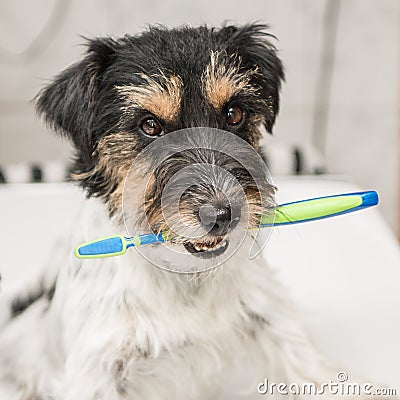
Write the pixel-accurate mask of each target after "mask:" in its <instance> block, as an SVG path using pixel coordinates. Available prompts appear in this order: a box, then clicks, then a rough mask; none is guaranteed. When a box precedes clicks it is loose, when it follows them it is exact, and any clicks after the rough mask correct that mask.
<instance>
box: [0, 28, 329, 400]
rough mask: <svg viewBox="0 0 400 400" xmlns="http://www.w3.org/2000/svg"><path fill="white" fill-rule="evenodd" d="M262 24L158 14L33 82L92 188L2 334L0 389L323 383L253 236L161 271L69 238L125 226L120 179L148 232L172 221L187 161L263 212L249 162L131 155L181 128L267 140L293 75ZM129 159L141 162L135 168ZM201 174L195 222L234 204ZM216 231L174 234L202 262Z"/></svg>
mask: <svg viewBox="0 0 400 400" xmlns="http://www.w3.org/2000/svg"><path fill="white" fill-rule="evenodd" d="M265 28H266V27H265V26H260V25H246V26H242V27H235V26H224V27H222V28H220V29H210V28H208V27H204V26H203V27H198V28H190V27H182V28H179V29H172V30H168V29H164V28H161V27H151V28H150V29H149V30H148V31H146V32H144V33H142V34H140V35H137V36H125V37H123V38H121V39H118V40H114V39H111V38H101V39H93V40H89V42H88V47H87V52H86V56H85V58H84V59H83V60H82V61H80V62H78V63H76V64H73V65H72V66H71V67H69V68H68V69H66V70H65V71H63V72H62V73H61V74H60V75H58V76H57V77H56V78H55V79H54V80H53V81H52V82H51V83H50V84H49V85H48V86H47V87H46V88H45V89H44V90H43V91H42V92H41V93H40V94H39V95H38V98H37V110H38V112H39V113H40V114H41V115H42V116H44V118H45V120H46V121H47V122H48V123H49V124H50V125H51V126H52V127H53V128H54V129H55V130H56V131H58V132H59V133H61V134H62V135H64V136H66V137H68V138H69V139H70V140H71V141H72V143H73V145H74V147H75V149H76V157H75V163H74V171H73V179H74V180H75V181H76V182H78V183H79V184H80V185H81V186H82V187H83V188H84V189H85V190H86V192H87V195H88V200H87V204H86V206H85V208H84V210H83V211H82V215H81V218H80V220H79V221H77V222H76V226H75V228H76V229H75V231H74V232H72V233H71V236H70V237H68V238H67V237H66V238H65V240H64V241H65V249H66V250H65V254H60V255H59V257H57V260H54V262H52V265H51V267H50V268H49V269H48V270H46V271H45V274H44V277H43V279H42V281H41V285H40V288H39V289H37V290H36V291H33V292H29V294H28V295H27V296H26V297H24V296H22V297H21V298H20V299H19V300H18V301H14V302H13V303H12V304H11V318H10V321H9V322H8V323H7V324H6V326H4V327H3V328H2V331H1V334H0V399H1V400H3V399H7V400H50V399H51V400H103V399H104V400H123V399H129V400H136V399H140V400H150V399H192V400H200V399H213V398H221V397H220V396H221V393H222V391H224V390H225V391H226V390H228V391H229V388H231V387H232V389H231V390H232V391H233V392H236V395H238V393H239V387H240V390H244V389H247V390H248V393H247V394H246V395H249V393H250V392H251V393H253V398H257V396H259V395H257V383H258V382H260V381H261V380H262V379H263V378H264V377H267V378H268V379H269V380H270V381H271V382H272V381H274V382H287V383H292V382H296V383H301V382H315V383H317V384H319V383H322V382H328V381H329V379H334V378H335V376H336V373H337V370H336V369H334V368H331V367H329V366H327V364H326V363H325V362H324V361H323V360H322V358H321V357H320V356H319V354H318V352H316V351H315V350H314V348H313V346H312V345H311V344H310V342H309V340H308V338H307V335H306V334H305V333H304V331H303V329H302V324H301V318H299V317H298V314H297V311H296V308H295V306H294V305H293V304H292V303H291V301H290V299H289V294H288V293H287V291H286V289H285V288H284V287H283V286H282V285H281V284H280V283H279V282H278V281H277V280H276V278H275V276H274V274H273V273H272V271H271V269H269V267H268V266H267V265H265V261H264V260H262V259H261V258H260V257H259V258H256V259H254V260H250V259H249V257H248V244H249V240H250V239H249V238H246V239H245V241H244V242H243V243H242V245H241V247H240V248H239V250H238V251H237V252H236V253H235V254H234V256H233V257H231V258H229V259H228V260H227V261H226V262H224V263H223V265H221V266H220V267H218V268H216V269H215V270H213V271H212V272H210V271H207V272H203V273H201V272H200V273H193V274H177V273H172V272H169V271H166V270H163V269H160V268H157V267H155V266H154V265H152V264H151V263H150V262H148V261H147V260H146V259H145V258H143V256H142V255H141V254H139V253H138V252H137V251H135V250H133V249H131V250H130V251H128V252H127V253H126V254H125V255H124V256H121V257H114V258H103V259H95V260H80V259H78V258H76V257H74V256H73V254H72V251H71V249H72V248H73V247H74V245H76V244H77V243H81V242H85V241H90V240H93V239H95V238H98V237H101V236H106V235H111V234H113V233H121V232H123V231H124V226H123V215H122V198H123V196H124V190H125V191H126V190H128V192H129V193H130V195H129V196H130V197H129V198H130V199H131V200H132V204H131V207H132V210H133V214H132V215H135V216H136V217H137V218H136V224H137V227H138V228H139V227H140V224H141V223H142V222H143V220H146V223H148V224H149V226H150V228H151V229H152V230H153V231H154V232H159V231H161V230H165V229H168V226H167V225H166V224H165V221H164V220H163V217H162V216H163V214H162V207H163V206H162V202H161V201H160V196H161V193H162V191H163V188H165V185H166V184H167V181H168V179H169V177H170V176H172V175H173V174H174V173H175V172H176V171H177V170H179V169H181V168H183V167H185V166H187V165H191V164H195V163H197V162H200V161H202V162H207V163H209V164H211V165H215V166H218V167H221V168H226V169H228V170H229V171H230V172H231V173H232V174H233V175H234V176H235V177H236V179H237V181H238V182H239V183H240V184H241V185H242V187H243V190H244V193H245V196H246V198H247V200H248V207H249V213H250V220H251V219H252V218H253V219H256V217H257V216H259V214H260V213H261V212H262V211H263V209H264V207H265V204H264V202H263V200H262V199H263V197H264V198H266V199H267V203H268V201H270V202H273V194H274V188H273V187H272V186H270V185H268V183H267V182H266V183H265V186H264V187H262V185H261V187H260V186H259V185H255V184H254V182H253V181H252V178H251V177H250V176H249V175H248V174H247V173H246V170H245V169H244V168H243V166H241V165H239V164H237V163H236V164H235V162H234V161H232V160H230V159H229V157H228V158H226V157H225V158H224V157H222V156H221V157H220V156H219V155H218V154H216V153H215V152H213V151H211V152H210V151H207V150H204V149H203V150H201V149H200V145H199V149H198V150H196V149H194V150H192V151H188V152H184V153H182V154H180V155H179V157H175V158H169V159H168V160H166V161H165V162H163V163H162V164H161V165H157V166H155V167H154V169H153V164H152V161H151V160H148V162H147V163H146V162H145V161H143V160H142V161H141V163H142V164H140V165H137V164H135V160H136V157H137V156H138V154H140V153H141V152H142V150H143V149H145V148H146V146H148V145H149V144H151V143H153V142H154V141H157V140H159V138H161V137H165V136H167V135H168V134H169V133H171V132H174V131H177V130H179V129H182V128H193V127H210V128H218V129H221V130H224V131H229V132H231V133H233V134H234V135H237V136H238V137H240V138H241V139H243V140H244V141H245V142H247V143H248V144H249V145H250V146H252V148H254V149H255V151H260V149H259V141H260V138H261V134H260V131H259V127H260V125H264V126H265V127H266V129H267V131H269V132H271V130H272V127H273V125H274V121H275V118H276V115H277V113H278V110H279V89H280V85H281V81H282V80H283V77H284V73H283V67H282V64H281V61H280V59H279V58H278V55H277V51H276V50H275V48H274V47H273V45H272V44H271V43H270V36H269V35H268V34H266V33H264V29H265ZM132 165H133V166H134V168H136V169H137V170H138V171H141V175H140V174H139V176H137V177H136V178H134V177H133V178H132V179H131V180H127V175H128V171H129V170H130V168H131V166H132ZM204 175H205V176H204V177H199V179H200V178H201V182H202V186H201V187H200V186H199V182H197V181H194V182H193V187H190V189H189V190H188V192H187V193H186V194H185V197H184V198H183V200H182V202H183V203H182V208H183V210H184V213H185V218H186V221H187V222H188V223H189V224H190V223H193V224H196V223H199V221H198V215H199V214H198V213H199V207H201V205H202V204H203V205H204V204H205V203H207V202H208V203H210V204H211V205H212V206H213V207H214V208H215V209H217V210H222V211H221V212H223V213H225V214H226V213H227V212H229V213H233V210H231V209H228V208H227V207H226V204H225V203H224V201H225V200H224V197H223V195H221V194H220V193H218V191H215V190H213V183H212V179H211V178H210V177H209V176H207V174H206V173H205V174H204ZM135 179H136V180H135ZM125 182H127V185H128V186H129V187H128V188H127V187H125V189H124V184H125ZM143 182H146V183H147V186H146V185H145V186H144V184H143ZM207 182H209V184H207ZM196 185H197V186H196ZM143 193H144V201H143V202H136V203H137V204H135V199H139V198H141V197H140V196H141V195H142V194H143ZM139 195H140V196H139ZM238 207H239V208H240V204H239V205H238ZM218 212H219V211H218ZM238 213H239V214H238V215H239V217H240V209H239V211H238ZM239 217H238V218H239ZM222 225H223V224H222ZM214 228H215V226H214ZM217 228H218V229H214V231H213V232H211V233H210V234H208V235H206V237H205V238H201V240H200V239H199V240H194V241H193V240H189V239H187V238H186V239H185V237H183V238H181V241H180V242H179V243H176V244H171V245H170V246H174V245H175V246H179V248H181V249H182V251H186V252H187V253H188V254H191V260H192V261H191V262H192V263H193V265H196V263H197V262H198V260H200V258H199V256H204V255H207V254H209V255H211V256H212V255H213V252H214V251H216V250H215V249H216V248H217V247H220V246H221V243H225V241H226V240H227V239H226V237H229V234H230V233H229V231H228V230H227V229H224V226H222V228H221V226H219V227H217ZM154 251H158V252H162V251H163V247H162V246H158V247H157V246H154ZM166 262H168V260H166ZM170 262H172V261H170ZM234 371H236V372H237V371H239V375H238V376H240V378H241V380H243V382H244V384H243V385H239V384H238V381H236V379H234V377H235V376H236V375H234V374H235V372H234ZM231 385H233V386H231ZM290 397H291V396H289V395H288V396H284V398H290ZM305 398H310V396H309V395H306V396H305Z"/></svg>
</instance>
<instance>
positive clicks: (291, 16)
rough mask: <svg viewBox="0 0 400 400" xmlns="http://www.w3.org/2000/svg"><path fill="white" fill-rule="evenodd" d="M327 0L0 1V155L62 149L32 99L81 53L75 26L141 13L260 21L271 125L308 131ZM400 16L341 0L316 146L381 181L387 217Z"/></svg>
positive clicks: (395, 182)
mask: <svg viewBox="0 0 400 400" xmlns="http://www.w3.org/2000/svg"><path fill="white" fill-rule="evenodd" d="M327 6H328V1H327V0H253V1H247V2H240V3H239V2H237V3H236V2H234V1H232V0H230V1H227V0H222V1H215V0H203V1H196V2H190V1H187V0H174V1H165V0H136V1H132V0H130V1H129V0H86V1H78V0H58V1H57V0H36V1H34V2H30V1H22V0H0V164H3V163H10V162H20V161H37V160H43V159H51V160H55V159H67V158H68V155H69V151H70V149H69V148H68V146H67V145H66V143H63V142H62V141H61V140H59V139H58V138H55V137H54V136H52V135H50V134H49V133H48V132H47V131H46V128H45V127H44V126H43V125H42V123H41V122H40V121H39V120H38V119H37V118H36V117H35V115H34V112H33V108H32V104H31V103H29V101H30V100H31V99H32V98H33V97H34V95H35V94H36V93H37V91H38V90H39V88H40V87H42V86H43V84H44V83H45V82H46V80H47V79H49V78H51V77H52V76H54V75H55V74H56V73H57V72H59V71H60V70H61V69H63V68H65V67H66V66H67V65H69V64H70V63H72V62H73V61H75V60H77V59H78V58H79V57H80V54H81V53H82V52H83V48H82V47H81V46H79V44H80V43H82V41H83V40H82V38H81V37H80V36H79V35H84V36H89V37H91V36H96V35H106V34H111V35H120V34H124V33H135V32H138V31H140V30H141V29H143V28H145V27H146V25H147V24H149V23H162V24H166V25H169V26H175V25H179V24H184V23H187V24H200V23H207V24H209V25H214V24H215V25H219V24H220V23H221V22H222V21H224V20H228V21H232V22H238V23H244V22H251V21H255V20H260V21H262V22H267V23H269V24H270V25H271V29H270V31H271V32H272V33H274V34H275V35H276V36H277V37H278V38H279V42H278V43H277V46H278V47H279V49H280V54H281V57H282V58H283V60H284V63H285V65H286V70H287V83H286V84H285V87H284V90H283V105H282V111H281V115H280V118H279V120H278V123H277V127H276V129H275V133H276V135H277V136H278V137H280V138H281V140H283V141H287V142H290V143H299V144H302V143H305V142H309V141H311V140H312V138H313V129H314V116H315V107H316V96H317V93H319V91H318V90H319V89H318V88H319V86H318V82H319V76H320V61H321V50H323V48H324V45H323V37H324V36H323V35H324V29H325V28H326V26H327V24H328V23H329V20H331V17H332V16H327V15H326V10H327V8H326V7H327ZM54 10H56V11H57V10H58V12H55V11H54ZM54 14H56V16H57V15H58V17H57V18H55V19H52V16H53V17H54ZM49 19H50V25H48V21H49ZM399 22H400V2H399V1H398V0H341V1H340V2H339V12H338V20H337V35H336V44H335V45H334V46H333V49H332V50H333V51H332V54H333V56H334V63H333V72H332V81H331V91H330V96H329V98H328V100H329V102H328V104H327V107H328V108H327V110H328V111H327V125H326V134H327V136H326V140H325V141H324V142H325V145H324V146H323V147H322V150H323V151H324V152H325V154H326V157H327V163H328V169H329V171H330V172H332V173H340V174H341V173H344V174H347V175H349V177H350V179H351V180H352V181H353V182H355V183H357V184H359V185H361V186H362V187H365V188H376V189H377V190H378V191H379V192H380V195H381V199H382V210H383V212H384V214H385V216H386V219H387V220H388V221H389V222H390V224H391V225H392V227H393V228H398V226H397V222H398V221H399V218H398V209H399V207H400V205H399V181H400V177H399V171H400V168H399V149H400V145H399V127H398V122H399V120H398V117H399V113H398V110H399V97H398V93H399V87H400V85H399V72H400V69H399V46H400V43H399V33H400V24H399ZM46 24H47V25H46ZM43 29H44V31H43ZM325 47H326V46H325ZM325 50H326V49H325Z"/></svg>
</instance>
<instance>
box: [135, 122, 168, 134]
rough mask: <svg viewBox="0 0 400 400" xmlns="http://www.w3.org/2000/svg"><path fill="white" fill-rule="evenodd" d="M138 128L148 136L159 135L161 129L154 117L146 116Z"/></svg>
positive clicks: (161, 131)
mask: <svg viewBox="0 0 400 400" xmlns="http://www.w3.org/2000/svg"><path fill="white" fill-rule="evenodd" d="M140 129H141V130H142V131H143V132H144V133H145V134H146V135H149V136H160V135H161V134H162V133H163V129H162V127H161V125H160V123H159V122H158V121H157V120H156V119H155V118H146V119H145V120H144V121H143V122H142V123H141V124H140Z"/></svg>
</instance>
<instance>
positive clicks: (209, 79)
mask: <svg viewBox="0 0 400 400" xmlns="http://www.w3.org/2000/svg"><path fill="white" fill-rule="evenodd" d="M265 28H266V26H263V25H245V26H242V27H235V26H224V27H222V28H221V29H214V28H207V27H198V28H190V27H183V28H179V29H171V30H168V29H164V28H161V27H151V28H150V29H149V30H148V31H146V32H144V33H142V34H140V35H137V36H125V37H123V38H121V39H118V40H114V39H111V38H100V39H93V40H89V42H88V49H87V54H86V57H85V58H84V59H83V60H82V61H80V62H78V63H76V64H73V65H72V66H71V67H69V68H68V69H66V70H65V71H64V72H62V73H61V74H60V75H59V76H57V77H56V78H55V79H54V81H53V82H52V83H50V84H49V85H48V86H47V87H46V88H45V89H44V90H43V91H42V92H41V93H40V94H39V95H38V98H37V110H38V112H39V113H40V114H42V115H44V117H45V119H46V121H47V122H48V123H49V124H50V125H51V126H52V127H53V128H55V129H56V130H57V131H58V132H60V133H62V134H63V135H65V136H67V137H68V138H69V139H70V140H71V141H72V143H73V145H74V147H75V149H76V159H75V164H74V173H73V178H74V179H75V180H77V181H78V182H79V183H80V184H81V185H82V186H83V187H84V188H85V189H86V190H87V193H88V195H89V196H99V197H101V198H102V199H104V201H105V203H106V204H107V205H108V209H109V212H110V214H111V215H112V216H119V215H122V198H123V188H124V183H125V181H126V178H127V176H128V173H129V170H130V169H131V166H132V165H134V168H135V169H136V170H138V171H141V172H140V174H139V175H141V177H142V180H145V181H146V182H147V184H146V186H145V188H144V200H143V202H142V203H141V204H137V205H136V206H135V207H136V210H135V212H136V214H137V215H142V216H144V217H145V219H146V221H147V222H148V224H149V226H150V228H151V229H152V230H153V231H157V232H158V231H160V230H165V229H167V230H168V229H170V228H171V227H170V226H168V224H167V221H166V218H165V214H166V213H165V210H163V204H165V202H164V203H163V202H162V194H163V191H164V189H165V187H166V185H167V184H168V182H169V181H170V180H171V178H172V177H173V176H174V175H175V174H176V173H177V172H178V171H181V170H182V169H184V168H185V167H187V166H191V165H204V164H207V165H208V166H210V167H211V170H210V169H207V170H204V171H202V170H200V172H199V171H198V172H196V173H193V171H192V172H191V173H192V175H190V174H189V176H192V178H193V180H192V182H191V184H190V185H189V186H188V187H187V188H186V189H184V190H182V193H181V196H180V198H179V199H178V200H179V207H178V211H179V212H180V213H181V216H183V217H182V218H181V219H183V220H184V221H185V223H186V224H188V225H193V226H194V225H196V224H198V225H200V226H202V227H203V228H206V231H207V232H206V235H203V238H202V239H201V240H186V241H184V244H185V248H186V250H187V251H188V252H190V253H193V254H205V253H207V254H212V253H213V252H214V251H215V252H221V251H223V250H224V246H225V243H226V242H224V240H223V239H224V237H225V236H226V235H227V233H228V231H229V229H232V228H234V226H235V225H236V224H237V223H238V221H239V220H240V218H241V214H242V210H243V202H242V201H236V197H238V194H237V193H236V192H235V190H236V189H233V187H236V186H237V185H236V184H237V183H239V184H240V186H241V189H242V191H243V193H244V195H245V198H246V199H247V206H248V208H249V213H250V215H251V216H252V217H254V218H255V219H257V218H259V215H260V213H261V212H262V211H263V209H264V207H265V204H264V203H265V202H264V200H263V198H268V199H271V198H272V196H273V187H272V186H271V185H269V184H267V183H266V184H265V185H262V184H261V185H260V184H258V183H257V182H255V179H254V177H253V176H252V174H251V173H249V171H248V169H247V168H245V167H244V165H243V162H241V161H240V160H239V159H238V157H233V156H232V155H231V154H227V152H226V151H223V149H218V147H220V146H219V145H218V144H216V147H217V148H212V146H211V147H210V146H209V147H208V148H205V147H204V146H203V145H202V140H203V139H204V136H202V133H201V132H200V133H199V135H198V136H197V138H196V137H195V138H194V141H193V142H192V147H191V148H187V147H186V148H185V150H182V149H180V150H179V151H178V152H175V153H174V154H169V155H167V156H166V157H165V158H164V159H163V160H161V161H160V162H159V163H158V164H157V165H156V164H155V163H154V157H153V159H152V160H150V158H151V157H148V158H147V160H146V159H145V158H143V157H142V158H141V161H140V163H142V164H141V165H139V161H137V157H138V155H139V154H141V153H142V152H143V150H144V149H146V148H148V146H149V145H150V144H153V143H155V142H157V141H158V140H160V139H161V138H166V137H168V135H170V134H171V132H176V131H178V130H181V129H185V128H194V127H208V128H213V129H219V130H223V131H225V132H226V131H228V132H230V133H231V135H234V137H236V138H240V139H242V143H244V142H247V144H246V146H247V147H246V146H240V144H234V145H232V143H231V147H232V148H233V149H236V150H234V151H238V152H239V155H240V154H242V156H244V157H245V158H246V157H247V158H251V157H252V154H251V151H250V150H249V148H251V149H253V150H254V151H258V146H259V141H260V138H261V134H260V132H259V126H260V125H261V124H263V125H264V126H265V127H266V129H267V131H269V132H271V130H272V127H273V125H274V121H275V118H276V115H277V113H278V110H279V90H280V85H281V81H282V79H283V68H282V64H281V61H280V60H279V58H278V56H277V53H276V50H275V48H274V47H273V45H272V44H271V43H270V42H269V38H270V35H268V34H267V33H265V32H264V30H265ZM192 133H193V135H194V136H196V131H193V132H192ZM188 137H189V139H188V140H189V141H190V134H189V136H186V138H188ZM231 137H232V136H231ZM192 139H193V138H192ZM185 140H186V139H185V138H184V139H183V141H185ZM224 140H225V139H224ZM226 141H227V146H228V147H229V143H228V142H229V141H230V140H229V139H226ZM231 142H232V141H231ZM167 145H168V143H167ZM163 146H165V144H164V145H163ZM240 147H241V148H240ZM219 150H221V151H219ZM156 158H157V157H156ZM239 158H240V157H239ZM217 170H218V171H220V170H224V171H228V172H229V173H230V176H232V177H233V178H232V184H231V185H230V183H229V182H230V180H229V177H225V178H223V177H222V176H223V174H222V175H221V174H220V175H219V174H218V173H217ZM136 179H138V178H137V177H136ZM218 180H219V181H220V182H219V183H218V182H217V181H218ZM137 183H138V185H139V182H137ZM130 184H131V185H135V183H134V181H131V182H130ZM177 185H178V186H179V183H177ZM139 186H140V185H139ZM222 188H225V189H226V190H222ZM133 189H134V188H133ZM236 191H237V190H236ZM232 199H233V201H232ZM167 214H168V213H167ZM138 221H139V219H138Z"/></svg>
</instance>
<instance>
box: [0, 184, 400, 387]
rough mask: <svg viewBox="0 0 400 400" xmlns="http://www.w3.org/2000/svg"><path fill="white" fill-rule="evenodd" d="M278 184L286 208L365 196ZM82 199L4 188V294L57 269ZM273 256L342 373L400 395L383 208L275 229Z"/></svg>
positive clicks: (390, 251) (390, 244) (398, 275)
mask: <svg viewBox="0 0 400 400" xmlns="http://www.w3.org/2000/svg"><path fill="white" fill-rule="evenodd" d="M275 183H276V184H277V186H278V187H279V192H278V201H279V202H286V201H294V200H299V199H302V198H307V197H312V196H321V195H329V194H337V193H343V192H347V191H356V190H359V189H360V188H357V187H354V186H353V185H351V184H349V183H344V182H340V181H336V180H333V179H327V178H324V177H312V178H311V177H304V178H281V179H279V180H276V182H275ZM363 189H370V188H363ZM82 199H83V195H82V193H81V192H80V190H78V189H75V188H73V187H72V186H70V185H68V184H31V185H14V186H1V187H0V220H1V221H2V225H1V233H0V243H1V244H0V246H1V249H0V250H1V254H2V257H1V261H0V273H1V274H2V276H3V280H2V292H3V293H4V292H5V293H10V292H13V291H14V290H16V289H17V288H18V287H19V286H21V285H22V284H23V283H24V282H25V281H27V280H29V279H30V277H31V276H32V275H34V274H35V271H37V269H38V268H40V267H41V266H42V265H43V264H44V263H45V262H47V261H48V260H51V258H52V254H51V253H50V249H51V248H52V245H53V244H54V241H55V240H56V238H57V237H59V236H60V235H62V234H63V233H65V232H67V231H68V230H69V229H70V226H71V225H73V223H74V221H75V220H76V218H77V214H78V209H79V205H80V204H81V202H82ZM265 256H266V257H267V258H268V260H269V261H270V263H271V265H272V266H273V267H274V268H275V269H276V270H277V273H278V274H279V276H280V277H281V278H282V280H283V281H284V282H285V283H286V284H287V286H288V287H289V289H290V291H291V292H292V295H293V297H294V299H295V301H296V302H297V303H298V304H299V307H300V308H301V309H302V310H303V311H304V314H305V321H306V324H307V325H308V327H309V331H310V334H311V336H312V338H313V339H314V341H315V342H316V343H317V345H318V347H319V348H320V349H321V351H323V352H324V353H325V354H326V355H327V356H329V358H331V359H332V360H334V361H336V362H337V364H338V365H340V366H343V369H344V370H346V369H347V371H349V372H350V371H351V372H352V373H357V374H359V375H361V376H365V377H368V378H371V379H373V380H375V381H378V382H382V383H386V384H388V385H391V386H396V385H397V387H399V389H400V366H399V362H398V360H399V359H400V345H399V338H400V290H399V283H400V250H399V246H398V243H397V242H396V240H395V238H394V236H393V234H392V233H391V231H390V230H389V228H388V227H387V225H386V224H385V223H384V221H383V219H382V218H381V215H380V211H379V208H375V209H369V210H365V211H361V212H358V213H354V214H349V215H346V216H341V217H337V218H332V219H327V220H324V221H318V222H311V223H306V224H299V225H295V226H291V227H288V226H287V227H281V228H275V229H274V232H273V234H272V237H271V239H270V241H269V243H268V245H267V247H266V249H265ZM333 378H334V377H333Z"/></svg>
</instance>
